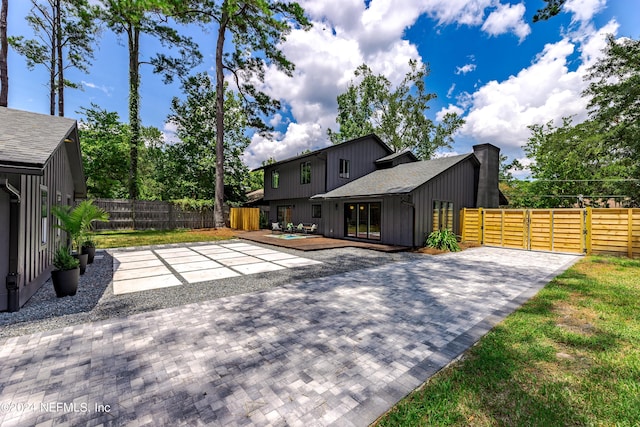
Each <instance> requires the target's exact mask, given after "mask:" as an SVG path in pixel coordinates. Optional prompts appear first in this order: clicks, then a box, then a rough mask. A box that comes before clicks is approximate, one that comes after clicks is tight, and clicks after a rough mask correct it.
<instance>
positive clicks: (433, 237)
mask: <svg viewBox="0 0 640 427" xmlns="http://www.w3.org/2000/svg"><path fill="white" fill-rule="evenodd" d="M425 244H426V246H429V247H431V248H436V249H440V250H442V251H449V252H459V251H460V245H458V238H457V237H456V235H455V234H454V233H453V231H451V230H448V229H444V230H438V231H434V232H433V233H431V234H429V237H427V241H426V243H425Z"/></svg>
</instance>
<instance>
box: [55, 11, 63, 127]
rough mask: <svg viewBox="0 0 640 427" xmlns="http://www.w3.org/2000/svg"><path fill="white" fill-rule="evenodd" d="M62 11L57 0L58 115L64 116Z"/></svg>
mask: <svg viewBox="0 0 640 427" xmlns="http://www.w3.org/2000/svg"><path fill="white" fill-rule="evenodd" d="M61 13H62V11H61V10H60V0H56V3H55V12H54V16H55V22H56V31H55V32H54V34H53V36H54V37H53V39H54V40H55V42H54V45H55V46H56V55H57V57H58V115H59V116H60V117H63V116H64V66H63V57H62V25H61V21H62V19H61V17H60V15H61Z"/></svg>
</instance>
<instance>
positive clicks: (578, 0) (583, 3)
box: [564, 0, 607, 22]
mask: <svg viewBox="0 0 640 427" xmlns="http://www.w3.org/2000/svg"><path fill="white" fill-rule="evenodd" d="M606 5H607V0H567V2H566V3H565V4H564V10H566V11H568V12H571V13H573V17H572V20H573V21H574V22H576V21H577V22H587V21H590V20H591V18H593V17H594V16H595V15H596V14H597V13H598V12H600V11H601V10H602V9H604V7H605V6H606Z"/></svg>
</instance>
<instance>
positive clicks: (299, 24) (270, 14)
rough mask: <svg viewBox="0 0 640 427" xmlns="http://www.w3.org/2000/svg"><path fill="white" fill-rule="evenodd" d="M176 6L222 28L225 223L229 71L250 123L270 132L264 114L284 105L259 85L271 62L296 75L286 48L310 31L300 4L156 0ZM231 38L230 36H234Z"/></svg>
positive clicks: (219, 180) (220, 187)
mask: <svg viewBox="0 0 640 427" xmlns="http://www.w3.org/2000/svg"><path fill="white" fill-rule="evenodd" d="M156 3H157V4H162V5H164V7H165V8H166V7H169V8H171V9H172V10H174V11H175V12H176V13H177V15H178V16H181V17H182V19H185V20H188V21H191V20H193V19H195V18H194V17H197V19H199V20H200V21H201V22H204V23H208V22H212V21H213V22H215V23H216V24H217V31H216V39H215V40H216V43H215V46H216V54H215V68H216V96H217V98H216V169H215V171H216V176H215V181H216V185H215V188H216V194H215V203H214V221H215V226H216V227H224V217H223V205H224V194H225V190H224V185H225V178H224V175H225V170H224V164H225V163H224V139H225V127H224V126H225V114H226V111H225V102H224V97H225V88H224V84H225V74H226V76H227V77H230V78H231V80H232V81H233V82H234V84H235V86H236V87H237V89H238V91H239V93H240V96H241V98H240V99H241V101H242V102H241V105H242V109H243V110H244V114H245V115H246V118H247V123H248V127H250V128H253V129H255V130H257V131H259V132H263V133H267V132H268V131H269V130H271V128H270V127H269V126H268V125H267V124H266V123H265V121H264V117H265V116H268V115H270V114H272V113H273V112H275V111H276V110H277V109H279V108H280V103H279V101H278V100H276V99H272V98H271V97H270V96H269V95H267V94H266V93H265V92H264V91H261V90H260V89H259V86H258V85H260V84H263V83H264V78H265V71H266V68H267V67H268V66H273V67H275V68H276V69H278V70H280V71H282V72H284V73H285V74H286V75H288V76H292V74H293V70H294V68H295V66H294V64H293V63H292V62H291V61H289V60H288V59H287V58H286V57H285V55H284V53H283V52H282V50H281V49H280V47H281V45H282V43H283V42H284V41H285V40H286V37H287V35H288V34H289V33H290V32H291V30H292V28H294V27H296V28H304V29H309V28H310V26H311V24H310V22H309V21H308V20H307V18H306V17H305V15H304V10H303V9H302V8H301V7H300V5H299V4H298V3H295V2H289V1H287V2H280V1H274V0H193V1H191V2H185V1H179V0H156ZM229 37H230V39H229Z"/></svg>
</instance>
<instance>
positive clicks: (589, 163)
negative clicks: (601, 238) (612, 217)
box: [525, 37, 640, 207]
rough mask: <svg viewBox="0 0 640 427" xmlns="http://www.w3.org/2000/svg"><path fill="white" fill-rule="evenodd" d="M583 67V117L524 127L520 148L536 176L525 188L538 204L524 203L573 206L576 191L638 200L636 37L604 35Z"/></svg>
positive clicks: (589, 199)
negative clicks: (595, 56)
mask: <svg viewBox="0 0 640 427" xmlns="http://www.w3.org/2000/svg"><path fill="white" fill-rule="evenodd" d="M589 71H590V74H589V75H588V76H587V78H588V79H589V80H591V83H590V85H589V87H588V89H587V90H586V91H585V92H584V93H583V96H585V97H589V98H590V101H589V108H590V119H589V120H587V121H585V122H583V123H580V124H578V125H575V126H574V125H573V124H572V123H571V119H569V118H565V119H564V122H563V124H562V125H561V126H560V127H554V126H553V125H552V123H547V124H546V125H539V124H538V125H533V126H530V129H531V131H532V135H531V137H530V138H529V141H528V143H527V145H526V146H525V152H526V153H527V155H528V156H529V157H530V158H531V159H532V160H534V162H535V163H534V164H533V165H532V166H531V171H532V176H533V178H534V179H536V181H534V182H533V183H531V184H530V185H527V187H528V188H527V190H529V191H530V192H531V194H532V196H534V197H535V198H537V199H536V200H537V204H538V206H530V207H563V206H573V205H575V204H576V203H577V202H578V199H579V196H580V195H582V196H583V199H584V200H585V203H587V204H591V205H595V206H597V205H599V204H604V203H606V201H607V199H610V198H614V199H615V200H616V201H618V202H622V204H623V205H627V206H638V205H639V204H640V182H639V181H638V177H639V176H640V162H639V161H638V159H639V158H640V142H639V141H640V42H639V41H637V40H632V39H622V40H618V41H617V40H614V39H613V38H612V37H610V38H609V41H608V45H607V48H606V49H605V56H604V57H603V58H601V59H600V60H598V61H597V62H596V63H595V64H594V65H593V66H592V67H591V68H590V70H589Z"/></svg>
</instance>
